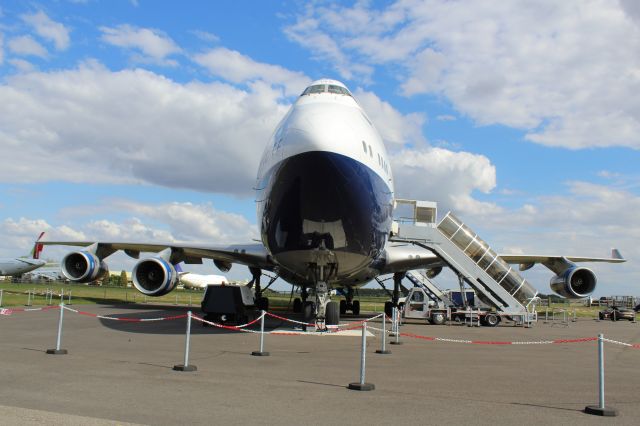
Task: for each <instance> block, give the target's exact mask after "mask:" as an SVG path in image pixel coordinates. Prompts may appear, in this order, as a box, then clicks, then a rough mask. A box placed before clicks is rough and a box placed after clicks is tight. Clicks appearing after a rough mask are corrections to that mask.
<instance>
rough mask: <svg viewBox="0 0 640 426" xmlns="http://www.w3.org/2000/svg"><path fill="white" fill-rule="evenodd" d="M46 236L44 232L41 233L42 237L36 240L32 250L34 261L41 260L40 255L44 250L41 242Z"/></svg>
mask: <svg viewBox="0 0 640 426" xmlns="http://www.w3.org/2000/svg"><path fill="white" fill-rule="evenodd" d="M43 236H44V232H41V233H40V236H39V237H38V239H37V240H36V242H35V243H34V244H33V250H31V257H32V258H33V259H40V253H41V252H42V249H43V247H44V246H43V245H42V244H41V243H40V240H41V239H42V237H43Z"/></svg>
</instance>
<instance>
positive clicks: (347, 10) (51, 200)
mask: <svg viewBox="0 0 640 426" xmlns="http://www.w3.org/2000/svg"><path fill="white" fill-rule="evenodd" d="M639 47H640V8H639V7H638V6H637V5H636V3H634V2H632V1H622V0H621V1H620V2H607V3H605V4H603V3H602V2H598V1H586V0H585V1H579V2H570V4H569V2H567V3H561V4H559V3H558V2H555V1H548V2H546V1H541V2H536V3H534V4H530V3H528V2H525V3H522V4H521V2H518V1H513V2H484V3H482V4H480V2H478V3H472V4H469V3H465V4H461V3H459V2H455V1H454V2H448V1H436V0H434V1H408V0H407V1H397V2H395V1H386V2H342V3H333V2H332V3H328V2H302V1H282V2H277V3H276V2H255V1H216V2H209V1H188V2H181V3H180V4H178V3H175V2H151V1H145V0H140V1H91V0H87V1H62V0H60V1H55V2H18V1H4V2H3V3H2V4H1V5H0V101H1V102H0V148H1V149H2V151H1V152H2V155H3V158H4V159H5V161H3V165H2V166H1V167H0V256H13V255H18V254H21V253H26V252H28V251H29V246H30V244H31V242H32V239H33V237H34V236H35V235H36V234H37V233H38V231H39V230H41V229H44V230H46V231H47V232H48V233H49V235H50V238H64V239H110V240H113V239H120V240H122V239H126V240H133V239H154V240H176V239H177V240H198V241H207V242H219V243H229V242H243V241H248V240H250V239H252V238H255V237H256V236H257V227H256V224H255V222H256V220H255V211H254V199H253V194H252V191H251V188H252V185H253V179H254V178H255V172H256V169H257V164H258V161H259V157H260V154H261V152H262V149H263V147H264V144H265V143H266V140H267V138H268V137H269V134H270V132H271V131H272V130H273V127H274V126H275V125H276V124H277V122H278V120H279V119H280V118H281V117H282V116H283V115H284V113H285V112H286V110H287V109H288V107H289V106H290V105H291V103H292V102H293V101H295V98H296V95H297V94H299V93H300V92H301V91H302V89H304V87H305V86H306V84H308V83H309V82H310V81H312V80H314V79H317V78H322V77H330V78H336V79H339V80H341V81H343V82H344V83H345V84H347V85H348V86H349V87H350V88H351V89H352V91H353V92H354V93H355V94H356V97H357V98H358V100H359V101H360V103H361V104H362V105H363V107H364V108H365V110H366V111H367V113H368V114H369V115H370V116H371V118H372V120H373V121H374V123H375V124H376V126H377V127H378V129H379V130H380V132H381V134H382V136H383V138H384V139H385V142H386V145H387V148H388V150H389V152H390V155H391V160H392V165H393V167H394V176H395V178H396V182H397V193H398V196H400V197H407V198H408V197H412V198H420V199H431V200H436V201H438V202H439V205H440V212H441V213H445V212H446V211H447V210H453V211H454V212H455V213H456V214H457V215H458V216H460V217H461V218H462V219H463V220H465V221H466V222H467V223H468V224H470V225H471V226H472V227H473V228H475V229H476V230H477V231H478V233H479V234H480V235H481V236H483V237H484V238H485V239H486V240H487V241H489V242H490V243H491V244H492V245H493V246H494V248H496V249H497V250H498V251H502V252H517V253H535V254H538V253H542V254H571V255H585V256H602V257H605V256H607V255H608V253H609V249H610V248H611V247H618V248H619V249H620V250H621V251H622V253H623V254H624V255H625V256H626V257H627V258H628V259H629V262H628V263H627V264H625V265H623V266H615V267H613V266H607V265H593V269H594V270H595V271H596V272H597V273H598V275H599V278H600V283H601V284H600V286H599V287H598V290H597V294H640V291H638V290H637V289H636V286H635V284H634V278H635V277H636V276H637V275H638V273H639V272H640V265H639V264H638V263H637V261H636V259H637V258H638V256H639V255H640V248H638V244H637V241H638V239H640V225H638V220H637V213H636V212H637V211H638V210H640V167H639V165H640V154H639V149H640V137H639V136H638V135H639V134H640V101H639V100H637V99H636V98H637V97H636V96H634V94H635V93H639V91H638V89H639V88H640V87H639V86H640V71H639V70H640V58H638V56H637V52H638V48H639ZM61 254H62V251H60V250H58V249H47V252H46V255H47V256H49V257H51V258H59V257H60V255H61ZM111 263H112V269H116V270H118V269H119V268H122V267H128V266H130V264H131V263H130V262H129V261H127V260H126V259H124V258H122V257H118V256H116V257H115V258H114V259H113V260H112V262H111ZM212 270H214V268H213V266H212V265H210V264H207V265H205V267H203V268H202V271H212ZM232 274H234V277H235V278H244V277H245V275H246V271H245V270H244V269H243V268H235V269H234V270H233V272H232ZM527 274H528V275H527V276H528V278H530V280H531V281H533V283H534V284H535V285H536V286H537V287H538V288H539V289H540V290H541V291H543V292H547V291H548V286H547V284H546V283H547V282H548V279H549V278H550V276H551V274H550V273H549V272H548V271H546V270H545V269H543V268H540V267H536V268H534V270H532V271H530V272H528V273H527Z"/></svg>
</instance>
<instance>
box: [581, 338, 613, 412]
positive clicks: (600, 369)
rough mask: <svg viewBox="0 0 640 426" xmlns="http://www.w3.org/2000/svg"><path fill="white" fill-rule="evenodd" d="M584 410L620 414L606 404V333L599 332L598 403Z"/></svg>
mask: <svg viewBox="0 0 640 426" xmlns="http://www.w3.org/2000/svg"><path fill="white" fill-rule="evenodd" d="M584 412H585V413H587V414H593V415H595V416H605V417H614V416H617V415H618V411H617V410H616V409H615V408H611V407H605V405H604V335H603V334H602V333H600V334H598V405H597V406H596V405H587V406H586V407H585V408H584Z"/></svg>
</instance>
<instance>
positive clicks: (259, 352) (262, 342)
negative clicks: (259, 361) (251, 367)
mask: <svg viewBox="0 0 640 426" xmlns="http://www.w3.org/2000/svg"><path fill="white" fill-rule="evenodd" d="M266 316H267V315H266V312H265V311H262V319H261V321H260V350H259V351H253V352H251V355H253V356H269V355H270V354H269V352H265V351H264V318H265V317H266Z"/></svg>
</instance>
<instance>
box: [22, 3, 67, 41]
mask: <svg viewBox="0 0 640 426" xmlns="http://www.w3.org/2000/svg"><path fill="white" fill-rule="evenodd" d="M21 18H22V20H23V21H24V22H26V23H27V24H29V25H31V26H32V27H33V28H34V30H35V31H36V33H37V34H38V35H39V36H40V37H42V38H44V39H46V40H50V41H52V42H53V44H54V46H55V47H56V50H66V49H67V48H68V47H69V32H70V30H69V29H68V28H67V27H65V26H64V25H63V24H61V23H59V22H56V21H54V20H52V19H51V18H49V17H48V16H47V15H46V14H45V13H44V12H43V11H41V10H40V11H38V12H36V13H34V14H30V15H22V16H21Z"/></svg>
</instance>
